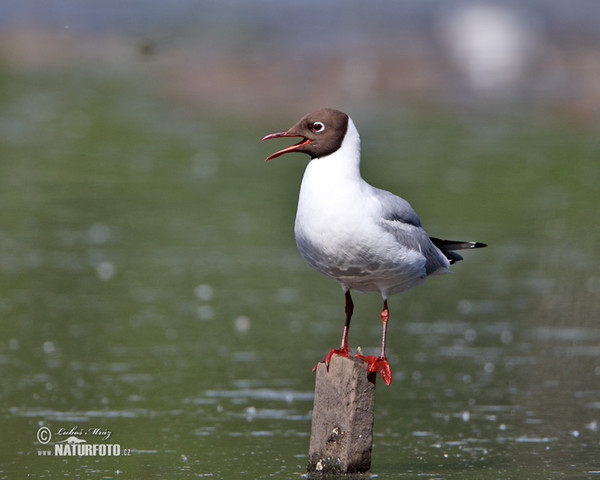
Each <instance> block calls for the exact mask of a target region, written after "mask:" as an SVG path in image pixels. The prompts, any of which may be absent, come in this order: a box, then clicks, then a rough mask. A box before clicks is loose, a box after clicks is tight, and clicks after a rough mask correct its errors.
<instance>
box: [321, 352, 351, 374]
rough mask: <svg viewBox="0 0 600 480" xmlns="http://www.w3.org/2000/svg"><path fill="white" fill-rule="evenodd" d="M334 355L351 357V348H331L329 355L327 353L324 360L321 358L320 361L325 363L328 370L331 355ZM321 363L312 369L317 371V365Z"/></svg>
mask: <svg viewBox="0 0 600 480" xmlns="http://www.w3.org/2000/svg"><path fill="white" fill-rule="evenodd" d="M334 355H342V356H343V357H348V358H350V349H349V348H348V347H341V348H332V349H331V350H329V353H328V354H327V355H325V358H324V359H323V360H321V361H320V362H319V363H324V364H325V367H326V368H327V370H329V361H330V360H331V357H333V356H334ZM319 363H317V364H316V365H315V366H314V367H313V369H312V371H313V372H316V371H317V367H318V366H319Z"/></svg>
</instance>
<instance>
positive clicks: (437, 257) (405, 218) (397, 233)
mask: <svg viewBox="0 0 600 480" xmlns="http://www.w3.org/2000/svg"><path fill="white" fill-rule="evenodd" d="M377 196H378V198H379V200H380V202H381V207H382V215H381V225H382V227H383V228H384V229H385V230H387V231H388V232H390V233H392V234H393V235H394V237H395V238H396V240H397V241H398V242H399V243H400V244H402V245H404V246H405V247H406V248H409V249H411V250H416V251H418V252H421V254H422V255H423V257H425V272H426V273H427V275H430V274H432V273H434V272H435V271H437V270H440V269H447V268H448V266H449V262H448V260H447V259H446V256H445V255H444V254H443V253H442V252H441V251H440V249H439V248H437V247H436V246H435V245H434V244H433V243H432V241H431V239H430V238H429V236H428V235H427V233H426V232H425V230H424V229H423V228H422V227H421V220H419V216H418V215H417V213H416V212H415V211H414V210H413V208H412V207H411V206H410V203H408V202H407V201H406V200H404V199H403V198H400V197H398V196H396V195H394V194H393V193H390V192H387V191H385V190H378V192H377Z"/></svg>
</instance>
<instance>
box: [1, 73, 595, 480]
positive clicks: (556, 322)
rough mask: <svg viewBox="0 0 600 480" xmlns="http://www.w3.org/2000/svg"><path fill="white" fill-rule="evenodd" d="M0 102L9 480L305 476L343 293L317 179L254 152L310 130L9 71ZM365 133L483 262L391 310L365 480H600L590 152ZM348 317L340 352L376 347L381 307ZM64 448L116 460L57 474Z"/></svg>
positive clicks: (571, 129)
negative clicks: (267, 139)
mask: <svg viewBox="0 0 600 480" xmlns="http://www.w3.org/2000/svg"><path fill="white" fill-rule="evenodd" d="M0 106H1V108H0V130H1V133H0V135H1V136H2V138H1V142H0V211H1V213H0V216H1V218H2V220H1V222H0V325H1V331H2V335H1V337H0V373H1V374H0V386H1V389H0V431H1V432H2V433H1V435H0V442H1V443H0V478H25V477H31V478H60V477H64V478H198V477H208V478H218V479H230V478H252V479H260V478H281V479H286V478H301V475H303V474H304V473H305V470H306V462H307V452H308V441H309V434H310V414H311V408H312V390H313V386H314V377H313V374H312V372H311V368H312V366H313V364H314V363H315V362H316V361H317V360H319V359H320V358H322V356H323V355H324V354H325V353H326V352H327V350H328V349H329V348H330V347H332V346H335V345H337V344H338V342H339V337H340V335H341V327H342V324H343V295H342V293H341V290H340V289H339V287H338V286H337V285H336V284H335V282H333V281H331V280H329V279H327V278H325V277H322V276H321V275H320V274H318V273H317V272H315V271H313V270H311V269H310V268H309V267H308V266H306V265H305V264H304V263H303V261H302V259H301V258H300V255H299V254H298V253H297V251H296V249H295V244H294V240H293V233H292V225H293V217H294V211H295V202H296V196H297V191H298V187H299V183H300V179H301V175H302V170H303V168H304V166H305V164H306V159H305V158H303V157H302V156H300V155H297V156H296V155H291V156H289V157H287V158H286V157H283V158H281V159H277V160H274V161H272V162H269V163H268V164H265V162H264V161H263V159H264V158H265V157H266V156H267V155H268V154H270V153H272V152H273V151H274V149H275V148H276V145H274V144H262V145H261V144H260V143H259V141H258V140H259V139H260V138H261V137H262V136H263V135H265V134H266V133H270V132H272V131H276V130H281V129H284V128H286V127H288V126H289V125H291V124H292V123H294V122H295V121H296V120H297V118H296V117H298V116H299V115H301V114H303V113H305V112H296V113H292V114H290V118H288V119H287V120H285V123H284V124H281V119H277V120H276V119H274V118H268V117H264V116H263V117H261V118H260V120H256V119H255V120H254V121H249V120H248V119H247V118H245V119H241V118H238V119H235V120H234V119H227V118H218V119H215V118H213V117H210V116H205V115H202V113H199V112H196V113H195V114H190V113H189V112H187V113H186V112H185V111H182V108H181V106H174V105H171V104H170V103H169V102H168V101H166V100H165V99H161V98H160V97H159V96H158V95H155V94H153V92H152V91H150V90H148V89H140V88H138V87H137V86H136V85H133V84H131V83H128V82H123V81H119V80H116V79H114V78H110V76H107V77H106V78H103V77H93V76H91V75H90V76H86V75H82V74H76V75H71V76H65V75H62V74H60V75H59V74H56V75H55V76H53V75H52V74H47V75H46V76H43V77H40V76H39V75H29V74H26V73H22V74H20V75H17V74H14V73H11V74H9V73H6V72H4V74H3V75H2V79H1V82H0ZM354 120H355V122H356V123H357V125H358V128H359V130H360V131H361V134H362V138H363V155H364V157H363V158H364V162H363V175H364V176H365V177H366V178H367V179H368V180H369V181H370V182H372V183H373V184H375V185H377V186H380V187H383V188H386V189H390V190H392V191H394V192H396V193H398V194H401V195H402V196H404V197H405V198H407V199H408V200H409V201H411V203H412V204H413V206H414V207H415V208H416V210H417V211H418V212H419V214H420V216H421V218H422V220H423V223H424V225H425V227H426V228H427V230H428V232H429V233H430V234H431V235H435V236H441V237H448V238H461V239H462V238H465V239H474V240H480V241H484V242H487V243H488V244H489V245H490V247H489V248H488V249H485V250H480V251H476V252H467V253H466V254H465V257H466V261H465V262H462V263H461V264H457V265H456V266H455V268H454V271H455V274H454V275H447V276H442V277H438V278H433V279H430V280H429V281H428V282H427V284H425V285H424V286H422V287H419V288H417V289H415V290H413V291H410V292H408V293H406V294H404V295H402V296H398V297H393V298H392V299H391V302H390V311H391V320H390V322H391V323H390V329H389V347H388V348H389V357H390V358H389V359H390V363H391V367H392V371H393V375H394V379H393V382H392V385H391V386H390V387H389V388H385V386H384V385H383V384H382V382H378V391H377V405H376V419H375V438H374V449H373V474H374V475H375V478H380V479H396V478H417V477H418V478H446V479H469V478H474V479H475V478H477V479H481V478H490V479H492V478H515V479H520V478H586V477H596V476H598V475H600V460H599V459H598V458H599V457H598V449H599V448H600V436H599V433H598V422H599V421H600V327H599V326H598V323H597V319H598V317H599V314H600V304H599V300H598V298H599V294H600V273H599V272H600V269H599V267H600V258H599V253H600V250H599V249H598V241H599V240H600V227H599V226H598V220H599V218H598V213H597V204H598V201H599V200H600V198H599V194H598V185H599V184H600V164H599V163H598V160H599V158H600V155H599V154H600V144H599V143H598V141H597V136H595V135H594V133H593V132H590V131H587V130H586V129H585V128H584V127H581V126H578V125H572V124H569V123H568V122H567V121H566V120H560V119H552V118H548V117H547V116H546V117H543V116H536V115H534V114H528V115H519V116H516V115H504V116H501V117H498V116H493V115H489V114H488V115H486V114H484V113H481V112H480V113H478V114H475V113H472V112H471V113H469V114H467V113H465V112H462V113H461V112H445V113H444V112H439V111H429V112H427V111H418V110H406V111H402V112H399V113H398V114H397V115H390V114H389V112H388V114H387V116H386V115H385V114H384V113H383V112H382V113H381V116H380V118H379V119H377V117H376V118H375V119H374V120H375V123H371V122H368V123H369V124H364V123H367V122H364V123H361V119H360V118H354ZM355 304H356V310H355V317H354V318H355V320H354V324H353V328H352V331H351V335H350V343H351V346H352V348H356V346H357V345H361V346H362V348H363V350H364V351H366V352H367V353H372V352H376V351H377V345H378V344H379V335H380V321H379V309H380V299H379V297H378V296H377V295H375V294H372V295H356V296H355ZM44 426H46V427H48V428H49V429H50V432H51V434H52V439H51V441H50V443H49V444H48V445H46V446H44V445H42V444H40V443H39V442H38V441H37V439H36V433H37V432H38V429H40V428H41V427H44ZM94 428H98V429H100V430H102V431H104V432H105V435H106V431H110V437H109V438H108V439H104V438H103V437H100V436H98V435H93V434H92V433H90V430H89V429H94ZM61 429H62V430H61ZM73 429H74V431H78V430H79V431H86V432H88V435H87V436H85V439H87V440H88V443H94V441H95V443H97V444H108V443H110V444H118V445H119V446H120V448H121V455H120V456H118V457H106V456H105V457H100V456H90V457H84V456H81V457H78V456H75V457H56V456H47V455H43V453H44V452H45V451H51V452H53V451H54V445H55V444H56V443H57V442H59V441H61V440H65V439H66V437H67V435H66V434H63V435H61V434H59V433H60V432H63V433H64V432H68V431H72V430H73ZM83 436H84V435H82V434H80V435H79V437H83Z"/></svg>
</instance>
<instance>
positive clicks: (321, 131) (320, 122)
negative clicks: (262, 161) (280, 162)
mask: <svg viewBox="0 0 600 480" xmlns="http://www.w3.org/2000/svg"><path fill="white" fill-rule="evenodd" d="M347 130H348V115H346V114H345V113H344V112H340V111H339V110H334V109H332V108H323V109H321V110H317V111H316V112H312V113H309V114H308V115H306V116H304V117H302V119H301V120H300V121H299V122H298V123H297V124H296V125H294V126H293V127H292V128H290V129H289V130H287V131H285V132H277V133H271V134H270V135H267V136H266V137H264V138H263V139H262V140H261V142H262V141H264V140H268V139H270V138H280V137H300V138H301V140H300V141H299V142H298V143H296V144H295V145H291V146H289V147H287V148H284V149H282V150H279V151H278V152H275V153H274V154H273V155H270V156H269V157H267V160H271V159H272V158H276V157H279V156H280V155H283V154H284V153H289V152H301V153H306V154H308V155H310V157H311V158H320V157H326V156H327V155H330V154H332V153H333V152H335V151H336V150H337V149H338V148H340V146H341V145H342V141H343V140H344V136H345V135H346V131H347Z"/></svg>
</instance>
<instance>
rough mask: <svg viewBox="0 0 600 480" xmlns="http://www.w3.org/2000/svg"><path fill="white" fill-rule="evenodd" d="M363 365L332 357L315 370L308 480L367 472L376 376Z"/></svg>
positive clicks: (356, 361)
mask: <svg viewBox="0 0 600 480" xmlns="http://www.w3.org/2000/svg"><path fill="white" fill-rule="evenodd" d="M368 368H369V366H368V364H367V362H365V361H363V360H360V359H358V358H354V359H352V358H347V357H344V356H341V355H334V356H333V357H332V358H331V361H330V363H329V370H327V367H326V366H325V364H324V363H320V364H319V365H318V367H317V376H316V377H317V378H316V381H315V400H314V407H313V416H312V429H311V435H310V448H309V452H308V478H309V479H313V478H320V477H330V476H331V475H339V474H345V473H367V472H369V471H370V469H371V450H372V446H373V417H374V409H375V378H376V374H374V373H373V374H369V373H368Z"/></svg>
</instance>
